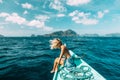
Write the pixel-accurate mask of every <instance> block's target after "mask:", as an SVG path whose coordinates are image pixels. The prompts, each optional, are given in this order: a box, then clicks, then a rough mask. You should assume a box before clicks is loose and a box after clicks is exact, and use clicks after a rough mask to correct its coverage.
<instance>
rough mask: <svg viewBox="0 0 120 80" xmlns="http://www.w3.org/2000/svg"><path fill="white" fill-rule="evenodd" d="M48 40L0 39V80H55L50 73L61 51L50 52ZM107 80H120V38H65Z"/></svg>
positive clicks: (64, 41)
mask: <svg viewBox="0 0 120 80" xmlns="http://www.w3.org/2000/svg"><path fill="white" fill-rule="evenodd" d="M50 39H53V38H48V37H47V38H46V37H38V38H37V37H34V38H30V37H21V38H20V37H14V38H10V37H9V38H0V80H52V77H53V74H50V70H51V69H52V66H53V61H54V59H55V58H56V57H57V56H58V55H59V53H60V51H59V50H50V48H49V42H48V41H49V40H50ZM60 39H62V40H63V43H66V45H67V47H68V48H69V49H70V50H72V51H73V52H75V53H76V54H78V55H79V56H81V55H82V54H83V53H85V55H86V56H85V57H84V58H83V59H84V60H85V61H86V62H87V63H88V64H90V65H91V66H92V67H93V68H94V69H96V70H97V71H98V72H99V73H100V74H101V75H103V76H104V77H105V78H106V79H107V80H120V38H104V37H100V38H83V37H69V38H68V37H62V38H60Z"/></svg>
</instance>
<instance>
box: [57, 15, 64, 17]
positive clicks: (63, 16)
mask: <svg viewBox="0 0 120 80" xmlns="http://www.w3.org/2000/svg"><path fill="white" fill-rule="evenodd" d="M64 16H65V14H57V17H64Z"/></svg>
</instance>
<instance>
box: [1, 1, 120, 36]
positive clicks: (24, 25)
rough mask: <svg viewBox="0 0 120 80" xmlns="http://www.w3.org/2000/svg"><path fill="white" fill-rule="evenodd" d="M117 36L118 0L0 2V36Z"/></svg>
mask: <svg viewBox="0 0 120 80" xmlns="http://www.w3.org/2000/svg"><path fill="white" fill-rule="evenodd" d="M67 29H72V30H74V31H76V32H77V33H78V34H95V33H96V34H100V35H104V34H109V33H120V0H0V34H2V35H5V36H30V35H31V34H36V35H43V34H48V33H51V32H54V31H60V30H63V31H65V30H67Z"/></svg>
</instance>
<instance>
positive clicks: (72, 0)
mask: <svg viewBox="0 0 120 80" xmlns="http://www.w3.org/2000/svg"><path fill="white" fill-rule="evenodd" d="M90 1H91V0H67V4H68V5H70V6H78V5H82V4H87V3H89V2H90Z"/></svg>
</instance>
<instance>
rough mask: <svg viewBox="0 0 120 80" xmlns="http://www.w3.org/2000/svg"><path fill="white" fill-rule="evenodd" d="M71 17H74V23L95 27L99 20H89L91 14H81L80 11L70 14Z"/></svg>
mask: <svg viewBox="0 0 120 80" xmlns="http://www.w3.org/2000/svg"><path fill="white" fill-rule="evenodd" d="M69 16H71V17H72V21H74V22H75V23H78V24H84V25H94V24H97V23H98V20H97V19H92V18H89V17H90V16H91V14H90V13H84V12H79V11H78V10H75V11H73V12H71V13H69Z"/></svg>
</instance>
